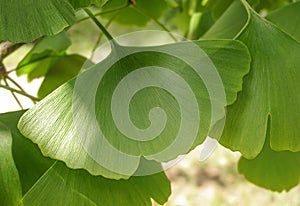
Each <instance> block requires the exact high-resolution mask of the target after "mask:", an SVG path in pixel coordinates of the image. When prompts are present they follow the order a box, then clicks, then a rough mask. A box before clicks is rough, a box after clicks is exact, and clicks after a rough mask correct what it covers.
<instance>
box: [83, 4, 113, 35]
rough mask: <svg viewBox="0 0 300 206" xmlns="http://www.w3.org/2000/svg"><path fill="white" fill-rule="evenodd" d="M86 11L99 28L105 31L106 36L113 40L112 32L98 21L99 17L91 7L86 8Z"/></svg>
mask: <svg viewBox="0 0 300 206" xmlns="http://www.w3.org/2000/svg"><path fill="white" fill-rule="evenodd" d="M84 11H85V12H86V13H87V14H88V15H89V17H90V18H91V19H92V20H93V21H94V23H95V24H96V25H97V26H98V28H99V29H100V30H101V31H102V32H103V34H104V35H105V36H106V38H107V39H108V40H110V41H113V39H114V38H113V37H112V36H111V35H110V33H109V32H108V31H107V30H106V29H105V27H104V26H103V25H102V24H101V23H100V21H98V19H97V18H96V17H95V16H94V14H93V13H92V12H91V11H90V10H89V9H84Z"/></svg>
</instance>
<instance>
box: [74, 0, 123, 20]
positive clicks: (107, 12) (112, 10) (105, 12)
mask: <svg viewBox="0 0 300 206" xmlns="http://www.w3.org/2000/svg"><path fill="white" fill-rule="evenodd" d="M128 6H129V4H128V3H127V4H125V5H124V6H120V7H118V8H114V9H110V10H106V11H101V12H98V13H96V14H94V16H101V15H104V14H109V13H113V12H116V11H121V10H123V9H125V8H127V7H128ZM89 18H90V17H89V16H88V17H84V18H82V19H79V20H78V21H77V22H76V23H80V22H82V21H85V20H87V19H89Z"/></svg>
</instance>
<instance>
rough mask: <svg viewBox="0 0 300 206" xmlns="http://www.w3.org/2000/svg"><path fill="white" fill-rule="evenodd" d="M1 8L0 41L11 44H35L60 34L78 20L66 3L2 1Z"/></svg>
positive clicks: (38, 0)
mask: <svg viewBox="0 0 300 206" xmlns="http://www.w3.org/2000/svg"><path fill="white" fill-rule="evenodd" d="M0 8H1V16H0V25H1V27H0V40H9V41H11V42H32V41H33V40H35V39H37V38H38V37H40V36H43V35H53V34H57V33H58V32H60V31H62V30H63V29H64V28H65V27H67V26H70V25H72V24H73V23H74V21H75V15H74V11H73V8H72V7H71V6H70V4H68V3H67V2H66V0H47V1H45V0H24V1H18V0H12V1H3V0H2V1H0Z"/></svg>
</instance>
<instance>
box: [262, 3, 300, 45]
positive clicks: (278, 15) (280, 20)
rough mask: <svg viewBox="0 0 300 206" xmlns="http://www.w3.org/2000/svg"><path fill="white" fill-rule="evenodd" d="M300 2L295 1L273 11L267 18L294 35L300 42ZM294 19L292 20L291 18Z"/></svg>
mask: <svg viewBox="0 0 300 206" xmlns="http://www.w3.org/2000/svg"><path fill="white" fill-rule="evenodd" d="M299 10H300V2H295V3H293V4H290V5H288V6H285V7H283V8H280V9H278V10H275V11H273V12H272V13H270V14H269V15H268V16H267V17H266V19H268V20H269V21H271V22H273V23H275V24H276V25H277V26H279V27H280V28H281V29H283V30H285V31H286V32H288V33H289V34H290V35H292V36H293V37H294V38H295V39H296V40H298V42H300V15H299ZM291 19H292V20H291Z"/></svg>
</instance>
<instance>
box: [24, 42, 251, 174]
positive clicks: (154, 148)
mask: <svg viewBox="0 0 300 206" xmlns="http://www.w3.org/2000/svg"><path fill="white" fill-rule="evenodd" d="M126 54H127V55H126ZM123 55H125V56H123ZM249 64H250V58H249V54H248V50H247V48H246V47H245V46H244V45H243V44H241V43H240V42H238V41H232V40H224V41H221V40H217V41H195V42H181V43H176V44H169V45H163V46H156V47H123V46H117V48H115V50H112V52H111V54H110V55H109V56H108V57H107V58H106V59H105V60H103V61H102V62H100V63H98V64H97V65H96V66H94V67H92V68H91V69H90V70H88V71H87V72H84V73H82V74H80V75H79V76H78V77H77V78H76V79H73V80H71V81H69V82H67V83H66V84H64V85H62V86H61V87H59V88H58V89H57V90H55V91H54V92H53V93H51V94H50V95H48V96H47V97H46V98H45V99H44V100H42V101H41V102H39V103H38V104H37V105H36V106H35V107H33V108H32V109H30V110H29V111H28V112H26V113H25V114H24V116H23V117H22V118H21V120H20V122H19V129H20V131H21V132H22V134H24V136H26V137H28V138H30V139H31V140H32V141H33V142H35V143H37V144H38V145H39V147H40V149H41V150H42V152H43V154H44V155H46V156H49V157H52V158H55V159H59V160H62V161H64V162H66V164H67V165H68V166H69V167H70V168H84V169H86V170H88V171H89V172H90V173H92V174H94V175H103V176H105V177H107V178H117V179H118V178H126V176H127V178H128V177H129V176H131V175H133V174H134V172H135V171H136V170H137V168H138V166H139V162H140V157H141V156H144V157H145V158H146V159H148V160H155V161H158V162H162V161H169V160H172V159H174V158H176V157H177V156H178V155H180V154H185V153H187V152H188V151H190V150H191V149H192V148H194V147H195V146H196V145H198V144H200V143H202V142H203V141H204V139H205V138H206V136H207V134H208V132H209V129H210V125H212V124H213V123H214V122H215V121H217V120H219V119H221V118H223V116H224V115H225V110H224V107H225V106H226V105H227V104H232V103H233V102H234V101H235V99H236V95H237V92H238V91H239V90H240V89H241V86H242V78H243V76H244V75H245V74H246V73H247V72H248V70H249V66H250V65H249ZM140 68H141V69H140ZM119 84H120V85H119ZM118 85H119V86H118ZM135 89H136V92H134V91H135ZM128 98H129V99H128ZM159 108H160V109H159ZM162 110H163V111H162ZM128 115H129V116H128ZM44 117H47V121H44ZM200 118H201V124H200ZM108 154H110V155H108ZM87 160H88V161H87ZM105 168H106V169H105ZM108 170H110V171H113V172H114V173H113V174H112V175H110V174H109V173H108ZM116 173H117V174H120V176H119V177H118V175H117V174H116ZM150 173H151V172H150Z"/></svg>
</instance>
